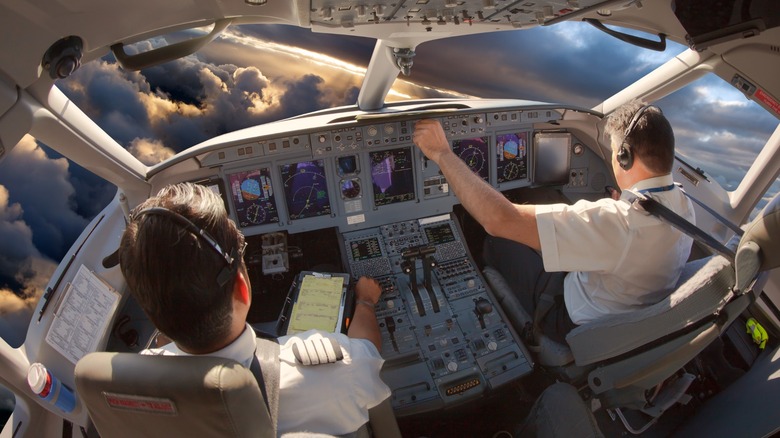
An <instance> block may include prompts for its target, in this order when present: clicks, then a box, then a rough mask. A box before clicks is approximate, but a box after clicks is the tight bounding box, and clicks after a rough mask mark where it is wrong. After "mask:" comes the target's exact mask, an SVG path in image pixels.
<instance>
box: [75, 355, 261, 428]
mask: <svg viewBox="0 0 780 438" xmlns="http://www.w3.org/2000/svg"><path fill="white" fill-rule="evenodd" d="M75 374H76V389H77V391H78V394H79V398H80V399H81V400H82V401H83V403H84V404H85V406H86V408H87V410H88V411H89V415H90V417H91V418H92V421H93V423H94V424H95V428H96V429H97V431H98V432H99V433H100V436H101V437H103V438H112V437H117V438H123V437H128V438H129V437H139V436H143V437H171V436H198V437H205V436H214V437H249V436H252V437H274V436H275V435H276V434H275V432H274V428H273V427H272V424H271V420H270V417H269V415H268V409H267V407H266V404H265V400H264V399H263V395H262V393H261V391H260V388H259V387H258V385H257V381H256V380H255V377H254V375H253V374H252V373H251V372H250V371H249V370H248V369H246V368H244V367H243V366H241V365H240V364H239V363H237V362H235V361H233V360H230V359H225V358H219V357H211V356H187V357H182V356H147V355H139V354H133V353H108V352H98V353H90V354H88V355H86V356H84V357H83V358H82V359H81V360H79V362H78V363H77V364H76V371H75Z"/></svg>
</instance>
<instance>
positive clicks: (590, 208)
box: [414, 101, 694, 343]
mask: <svg viewBox="0 0 780 438" xmlns="http://www.w3.org/2000/svg"><path fill="white" fill-rule="evenodd" d="M606 134H607V135H608V136H609V139H610V142H611V149H612V170H613V171H614V175H615V180H616V182H617V185H618V186H619V188H620V190H621V193H617V192H616V193H617V194H616V195H615V196H613V197H612V198H604V199H599V200H596V201H588V200H580V201H577V202H575V203H574V204H571V205H569V204H563V203H561V204H548V205H543V204H539V205H533V204H515V203H512V202H511V201H509V200H508V199H507V198H506V197H504V195H502V194H501V193H500V192H498V191H497V190H496V189H494V188H493V187H492V186H490V185H489V184H487V183H486V182H484V181H483V180H482V178H480V177H479V176H477V175H476V174H474V173H473V172H471V171H470V170H469V168H468V166H467V165H466V164H465V163H463V161H461V160H460V158H459V157H458V156H457V155H455V154H454V153H453V151H452V149H451V148H450V146H449V142H448V141H447V137H446V135H445V133H444V130H443V129H442V127H441V124H440V123H439V122H437V121H434V120H422V121H420V122H418V123H417V124H416V126H415V131H414V142H415V144H416V145H417V146H418V147H419V148H420V149H421V150H422V152H423V153H424V154H425V155H426V156H427V157H428V158H429V159H431V160H433V161H434V162H436V163H437V164H438V165H439V167H440V168H441V171H442V172H443V174H444V176H445V177H446V178H447V182H448V183H449V186H450V188H451V189H452V190H453V191H454V192H455V195H456V196H457V197H458V199H459V200H460V202H461V203H462V204H463V206H464V207H465V208H466V210H468V212H469V213H471V215H472V216H473V217H474V218H475V219H476V220H477V221H478V222H479V223H480V224H481V225H482V226H483V227H484V229H485V231H486V232H487V233H488V234H489V235H490V236H489V237H488V238H487V239H486V241H485V248H484V254H483V256H484V260H485V263H486V264H487V265H490V266H492V267H494V268H495V269H497V270H498V271H499V272H500V273H501V274H502V275H503V277H504V278H505V279H506V281H507V283H508V284H509V286H510V287H511V288H512V290H513V292H514V293H515V294H516V296H517V298H518V300H519V302H520V304H521V305H522V306H523V308H525V310H526V311H527V312H528V314H529V315H534V311H535V310H536V308H537V306H538V305H539V303H540V299H542V297H543V296H546V297H555V299H554V300H553V301H552V302H551V303H550V305H545V306H544V307H545V310H544V311H542V313H543V319H541V321H540V323H539V328H540V329H541V331H542V332H543V333H544V334H545V335H546V336H548V337H550V338H551V339H553V340H555V341H557V342H560V343H563V342H565V336H566V334H567V333H568V332H569V331H570V330H571V329H573V328H574V327H576V326H577V325H580V324H584V323H587V322H590V321H594V320H597V319H599V318H600V317H602V316H605V315H612V314H619V313H625V312H630V311H633V310H636V309H639V308H642V307H645V306H649V305H651V304H654V303H656V302H658V301H660V300H661V299H662V298H663V297H664V294H665V293H668V291H670V290H671V289H672V288H673V287H674V285H675V284H676V282H677V279H678V278H679V276H680V273H681V272H682V269H683V267H684V265H685V263H686V261H687V259H688V256H689V255H690V249H691V244H692V239H691V238H690V237H688V236H686V235H685V234H683V233H682V232H680V231H679V230H677V229H676V228H674V227H673V226H671V225H669V224H667V223H665V222H662V221H661V220H660V219H659V218H657V217H655V216H651V215H649V214H648V213H646V212H645V211H643V210H642V209H641V208H640V207H638V206H637V205H635V203H632V201H633V200H634V199H636V198H637V197H643V196H650V197H652V198H654V199H655V200H656V201H658V202H660V203H661V204H662V205H664V206H666V207H668V208H669V209H671V210H672V211H674V212H675V213H677V214H678V215H680V216H682V217H683V218H685V219H687V220H688V221H689V222H692V223H693V222H694V211H693V206H692V204H691V202H690V200H688V199H687V197H686V196H685V194H684V193H683V192H682V190H680V188H679V187H677V186H676V185H675V184H674V180H673V179H672V174H671V172H672V166H673V164H674V134H673V132H672V127H671V125H670V124H669V121H668V120H667V119H666V117H665V116H664V115H663V113H662V112H661V110H660V109H659V108H658V107H656V106H652V105H645V104H643V103H640V102H637V101H633V102H630V103H627V104H625V105H623V106H621V107H619V108H618V109H616V110H615V111H614V112H613V113H612V114H610V115H609V118H608V120H607V124H606ZM560 297H562V299H561V298H560ZM518 329H519V330H522V329H524V327H518Z"/></svg>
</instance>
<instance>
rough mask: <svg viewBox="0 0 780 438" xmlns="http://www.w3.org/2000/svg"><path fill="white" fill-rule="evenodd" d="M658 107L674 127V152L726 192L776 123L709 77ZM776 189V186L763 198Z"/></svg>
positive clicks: (742, 176) (752, 103)
mask: <svg viewBox="0 0 780 438" xmlns="http://www.w3.org/2000/svg"><path fill="white" fill-rule="evenodd" d="M656 103H657V104H658V105H659V106H660V107H661V108H662V109H663V111H664V114H666V116H667V117H668V119H669V121H670V122H671V124H672V127H673V129H674V135H675V143H676V144H675V145H676V150H677V154H678V155H679V156H680V157H682V159H684V160H685V161H686V162H687V163H689V164H691V165H692V166H693V167H698V168H700V169H702V170H703V171H704V172H705V173H706V174H707V176H708V177H709V178H714V179H715V180H716V181H717V182H718V183H719V184H720V185H721V186H722V187H723V188H724V189H726V190H727V191H733V190H734V189H736V188H737V186H738V185H739V183H740V182H741V181H742V179H743V178H744V176H745V174H746V173H747V171H748V169H749V168H750V166H751V165H752V164H753V162H754V161H755V159H756V156H758V153H759V152H760V151H761V149H762V148H763V147H764V145H765V144H766V142H767V140H768V139H769V137H770V136H771V134H772V132H774V130H775V128H776V127H777V124H778V120H777V118H775V117H774V116H773V115H771V114H770V113H769V112H767V111H766V110H765V109H764V108H762V107H761V106H759V105H758V104H756V103H755V102H753V101H751V100H749V99H747V98H746V97H745V96H744V95H743V94H742V93H741V92H740V91H739V90H737V89H736V88H734V87H732V86H731V85H730V84H727V83H725V82H724V81H723V80H721V79H720V78H718V77H717V76H715V75H714V74H711V73H710V74H707V75H705V76H704V77H702V78H701V79H699V80H697V81H695V82H693V83H691V84H689V85H687V86H686V87H684V88H681V89H680V90H678V91H676V92H674V93H672V94H670V95H669V96H666V97H665V98H663V99H661V100H659V101H658V102H656ZM724 157H728V158H727V159H724ZM778 190H780V183H777V182H776V183H775V184H774V185H773V187H772V188H770V190H769V192H767V196H770V195H771V194H774V193H777V192H778ZM764 199H768V198H767V197H766V196H765V198H764ZM763 205H764V202H762V203H759V205H758V207H757V208H760V207H762V206H763Z"/></svg>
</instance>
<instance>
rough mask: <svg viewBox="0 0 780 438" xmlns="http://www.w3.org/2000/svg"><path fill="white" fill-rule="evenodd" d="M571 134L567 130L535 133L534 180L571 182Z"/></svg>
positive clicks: (544, 182)
mask: <svg viewBox="0 0 780 438" xmlns="http://www.w3.org/2000/svg"><path fill="white" fill-rule="evenodd" d="M570 149H571V134H569V133H567V132H551V133H541V132H540V133H536V134H535V135H534V182H537V183H540V184H566V183H568V182H569V158H570V152H569V150H570Z"/></svg>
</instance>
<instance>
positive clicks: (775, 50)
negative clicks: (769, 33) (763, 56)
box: [769, 46, 780, 53]
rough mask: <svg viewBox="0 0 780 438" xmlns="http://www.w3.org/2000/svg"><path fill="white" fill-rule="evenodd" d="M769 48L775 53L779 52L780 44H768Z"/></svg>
mask: <svg viewBox="0 0 780 438" xmlns="http://www.w3.org/2000/svg"><path fill="white" fill-rule="evenodd" d="M769 50H771V51H773V52H775V53H780V46H769Z"/></svg>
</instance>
